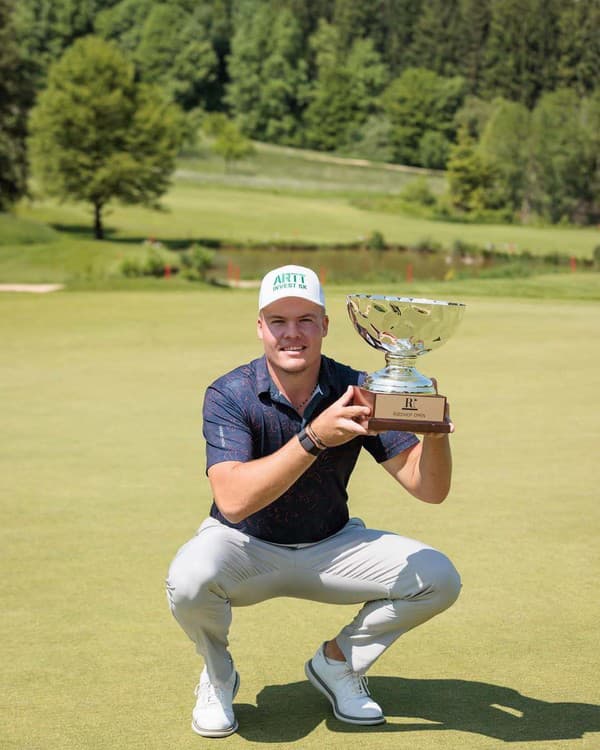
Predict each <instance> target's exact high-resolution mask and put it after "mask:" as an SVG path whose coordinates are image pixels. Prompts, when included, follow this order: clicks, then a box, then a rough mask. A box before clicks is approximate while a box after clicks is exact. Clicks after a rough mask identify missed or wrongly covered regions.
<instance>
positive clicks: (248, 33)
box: [226, 3, 307, 145]
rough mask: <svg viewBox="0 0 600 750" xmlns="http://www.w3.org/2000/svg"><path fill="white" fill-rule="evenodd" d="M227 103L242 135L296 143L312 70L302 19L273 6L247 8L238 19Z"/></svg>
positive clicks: (268, 4)
mask: <svg viewBox="0 0 600 750" xmlns="http://www.w3.org/2000/svg"><path fill="white" fill-rule="evenodd" d="M235 29H236V30H235V34H234V37H233V40H232V48H231V56H230V58H229V74H230V76H231V82H230V84H229V87H228V90H227V97H226V98H227V103H228V104H229V105H230V106H231V109H232V111H233V114H234V116H235V119H236V120H237V122H238V124H239V126H240V128H241V130H242V132H243V133H244V134H245V135H247V136H249V137H251V138H256V139H258V140H263V141H273V142H275V143H284V144H290V145H295V144H298V142H299V139H300V134H299V132H298V131H299V124H300V121H301V112H302V110H303V108H304V105H305V99H306V93H307V92H306V84H307V66H306V61H305V60H304V58H303V38H302V34H301V30H300V26H299V24H298V21H297V20H296V19H295V18H294V16H293V15H292V13H291V12H290V11H289V10H288V9H286V8H283V9H281V8H273V7H271V4H270V3H257V4H253V3H250V4H243V5H242V7H241V8H240V10H239V14H238V16H237V17H236V20H235Z"/></svg>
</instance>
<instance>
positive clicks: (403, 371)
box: [363, 352, 436, 395]
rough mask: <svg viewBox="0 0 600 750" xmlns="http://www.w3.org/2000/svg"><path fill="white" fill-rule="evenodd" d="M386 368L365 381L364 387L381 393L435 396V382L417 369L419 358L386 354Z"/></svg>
mask: <svg viewBox="0 0 600 750" xmlns="http://www.w3.org/2000/svg"><path fill="white" fill-rule="evenodd" d="M385 361H386V367H384V368H383V369H382V370H378V371H377V372H374V373H373V374H372V375H369V376H368V377H367V379H366V380H365V382H364V384H363V387H364V388H366V389H367V390H370V391H375V392H379V393H415V394H421V395H426V394H434V393H435V392H436V390H435V386H434V385H433V382H432V381H431V380H430V379H429V378H427V377H425V375H422V374H421V373H420V372H419V371H418V370H417V368H416V366H415V365H416V363H417V357H416V356H414V357H407V356H406V355H398V354H392V353H390V352H386V354H385Z"/></svg>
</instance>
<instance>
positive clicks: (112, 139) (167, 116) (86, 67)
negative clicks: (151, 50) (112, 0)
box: [29, 36, 184, 239]
mask: <svg viewBox="0 0 600 750" xmlns="http://www.w3.org/2000/svg"><path fill="white" fill-rule="evenodd" d="M30 132H31V136H30V141H29V146H30V154H31V162H32V167H33V171H34V174H35V175H36V176H37V177H38V178H39V180H40V182H41V184H42V186H43V188H44V189H45V190H46V192H48V193H49V194H50V195H55V196H58V197H59V198H61V199H64V200H66V199H71V200H80V201H85V202H88V203H91V204H92V206H93V210H94V232H95V236H96V238H98V239H102V238H103V236H104V227H103V211H104V209H105V208H106V206H107V204H108V203H109V202H110V201H112V200H119V201H121V202H123V203H139V204H143V205H148V206H156V205H157V200H158V198H159V197H160V196H161V195H162V194H163V193H164V192H165V191H166V189H167V187H168V185H169V176H170V174H171V172H172V171H173V168H174V164H175V156H176V154H177V151H178V147H179V143H180V142H181V139H182V137H183V132H184V126H183V117H182V115H181V112H180V110H179V109H178V108H177V107H176V106H175V105H173V104H172V103H170V102H169V101H168V100H167V99H166V98H165V95H164V94H163V93H162V92H161V91H160V90H159V89H157V88H154V87H151V86H148V85H146V84H139V83H137V82H136V80H135V75H134V69H133V66H132V65H131V64H130V63H128V62H127V61H126V60H125V58H124V57H123V55H122V53H121V52H120V51H119V50H118V48H117V47H116V46H115V45H114V44H112V43H110V42H106V41H104V40H102V39H99V38H97V37H93V36H90V37H86V38H84V39H80V40H78V41H77V42H75V44H74V45H73V46H72V47H71V48H70V49H69V50H67V52H65V54H64V55H63V56H62V58H61V59H60V60H58V61H57V62H56V63H55V64H53V65H52V66H51V68H50V72H49V75H48V87H47V88H46V89H45V90H44V91H43V92H42V94H41V95H40V97H39V99H38V103H37V105H36V106H35V108H34V110H33V111H32V113H31V119H30Z"/></svg>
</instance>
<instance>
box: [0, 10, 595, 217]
mask: <svg viewBox="0 0 600 750" xmlns="http://www.w3.org/2000/svg"><path fill="white" fill-rule="evenodd" d="M0 21H1V22H2V31H1V35H2V38H0V47H2V54H1V56H0V79H2V84H1V86H2V89H3V90H2V91H0V94H2V101H3V102H4V103H3V104H0V117H1V119H2V125H3V128H2V130H3V134H2V142H1V143H0V166H1V167H2V171H3V175H4V177H3V178H2V179H3V183H2V192H3V194H4V196H7V195H9V194H10V195H11V196H17V195H18V194H19V192H20V191H22V187H23V181H24V167H23V164H24V161H23V159H24V157H23V148H22V145H20V144H22V142H23V138H24V136H25V131H26V121H27V112H28V111H29V109H30V108H31V107H32V105H33V104H34V102H35V100H36V96H38V94H39V93H40V92H41V91H43V90H44V88H45V86H46V84H47V80H48V73H49V70H50V69H51V67H52V65H53V64H55V63H56V62H57V61H59V59H60V58H61V56H62V55H63V54H64V53H65V51H66V50H68V48H70V47H71V46H72V45H73V43H74V42H75V41H76V40H78V39H79V38H80V37H84V36H89V35H94V36H96V37H100V38H102V39H104V40H107V41H109V42H111V43H113V44H114V45H116V46H117V47H118V48H119V50H120V51H121V53H122V54H123V55H124V56H125V57H126V58H127V60H128V61H130V62H131V63H132V64H133V65H134V66H135V75H136V77H137V78H138V79H139V81H141V82H145V83H148V84H153V85H156V86H160V87H161V88H162V89H163V90H164V91H165V92H167V95H168V97H169V98H170V99H171V100H172V101H173V102H175V103H176V104H177V105H178V106H179V107H180V108H181V109H182V110H183V111H184V112H186V113H189V115H188V117H189V120H190V122H192V121H193V122H199V121H201V118H202V114H203V113H207V112H208V113H210V112H220V113H224V114H225V115H227V117H228V118H229V119H230V120H231V121H232V122H234V123H235V124H236V126H237V127H238V128H239V130H240V132H241V133H242V134H243V135H245V136H246V137H248V138H252V139H255V140H259V141H265V142H271V143H276V144H285V145H289V146H296V147H304V148H312V149H318V150H323V151H335V152H337V153H340V154H345V155H349V156H355V157H361V158H368V159H374V160H380V161H389V162H398V163H403V164H408V165H415V166H421V167H426V168H430V169H446V170H448V175H449V179H450V186H451V194H452V196H453V198H452V200H453V203H454V208H455V209H456V210H460V211H464V212H467V213H468V212H477V211H479V212H485V211H491V212H494V211H497V212H500V213H501V214H502V216H503V217H505V218H507V219H510V220H517V219H527V218H528V217H531V216H535V217H542V218H543V219H545V220H548V221H551V222H557V221H579V222H583V223H587V222H594V221H598V220H599V219H600V156H599V154H600V89H599V88H598V80H599V73H600V0H560V2H559V0H543V1H542V0H429V2H424V0H279V1H275V0H213V1H212V2H202V0H163V2H157V0H118V1H115V0H19V2H16V0H0ZM194 118H195V119H194ZM7 143H10V144H12V145H11V146H10V147H9V146H7ZM17 145H18V148H17ZM11 175H12V177H11ZM5 183H6V184H5ZM9 183H10V184H9ZM4 202H5V203H6V200H5V201H4Z"/></svg>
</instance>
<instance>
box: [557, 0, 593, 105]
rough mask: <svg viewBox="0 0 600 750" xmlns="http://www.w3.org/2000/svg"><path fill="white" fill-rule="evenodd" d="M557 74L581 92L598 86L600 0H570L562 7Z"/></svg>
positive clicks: (566, 85)
mask: <svg viewBox="0 0 600 750" xmlns="http://www.w3.org/2000/svg"><path fill="white" fill-rule="evenodd" d="M559 29H560V37H559V51H560V58H559V63H558V77H559V81H560V84H561V85H562V86H563V87H566V88H573V89H575V90H576V91H577V93H578V94H579V95H580V96H585V95H586V94H589V93H591V92H592V91H593V90H594V89H595V88H597V86H598V76H599V75H600V0H576V1H575V0H570V2H566V3H565V4H564V7H563V9H562V12H561V15H560V21H559Z"/></svg>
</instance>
